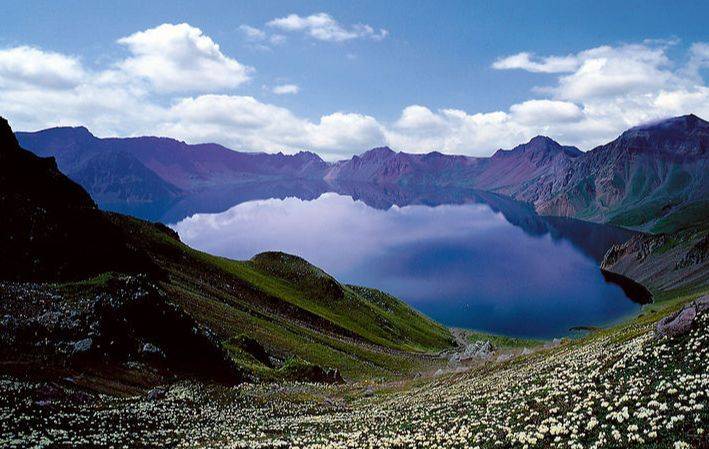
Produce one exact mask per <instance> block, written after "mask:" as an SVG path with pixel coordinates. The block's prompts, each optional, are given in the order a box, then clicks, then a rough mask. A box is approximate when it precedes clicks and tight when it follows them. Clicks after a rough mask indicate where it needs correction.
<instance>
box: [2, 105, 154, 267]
mask: <svg viewBox="0 0 709 449" xmlns="http://www.w3.org/2000/svg"><path fill="white" fill-rule="evenodd" d="M0 211H2V215H1V216H0V279H25V280H35V279H43V280H68V279H80V278H86V277H89V276H92V275H95V274H98V273H101V272H104V271H110V270H116V271H127V272H134V271H150V272H154V271H155V270H156V268H155V267H154V265H153V264H152V263H151V262H150V261H149V260H148V259H147V257H145V256H143V255H141V254H139V253H137V252H136V251H134V250H132V249H131V248H130V247H129V245H128V243H127V242H126V240H125V238H124V236H123V234H122V231H121V230H120V228H118V227H117V226H115V225H114V224H113V223H111V222H110V221H109V220H108V219H107V218H106V216H105V215H104V214H103V213H102V212H101V211H99V210H98V208H97V207H96V204H95V203H94V202H93V200H92V199H91V197H90V196H89V195H88V194H87V193H86V191H84V189H82V188H81V186H79V185H78V184H76V183H74V182H73V181H71V180H69V179H68V178H66V177H65V176H64V175H62V174H61V173H60V172H59V170H58V169H57V165H56V163H55V161H54V159H53V158H51V157H50V158H41V157H38V156H35V155H34V154H32V153H30V152H29V151H26V150H24V149H22V148H20V146H19V145H18V143H17V140H16V139H15V136H14V135H13V134H12V131H11V129H10V126H9V125H8V123H7V121H5V120H4V119H0Z"/></svg>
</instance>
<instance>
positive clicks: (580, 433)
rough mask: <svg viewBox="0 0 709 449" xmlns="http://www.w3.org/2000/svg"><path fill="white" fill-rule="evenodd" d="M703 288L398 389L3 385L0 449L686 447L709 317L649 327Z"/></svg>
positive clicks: (697, 423)
mask: <svg viewBox="0 0 709 449" xmlns="http://www.w3.org/2000/svg"><path fill="white" fill-rule="evenodd" d="M702 293H707V291H706V289H703V290H700V291H694V292H675V293H674V294H668V295H666V297H664V298H661V301H659V302H658V303H657V304H655V305H653V307H655V308H656V309H657V310H656V311H655V313H651V312H649V311H648V312H647V313H643V314H642V315H641V316H639V317H637V318H635V319H633V320H631V321H629V322H626V323H624V324H621V325H618V326H615V327H613V328H610V329H606V330H602V331H599V332H595V333H593V334H591V335H589V336H587V337H584V338H580V339H578V340H573V341H569V342H567V343H564V344H562V345H561V346H558V347H556V348H553V349H542V350H539V351H536V352H534V353H533V354H531V355H529V356H526V357H518V358H516V359H513V360H511V361H509V362H506V363H501V364H497V363H493V364H487V365H482V366H478V367H475V368H472V369H470V370H469V371H466V372H462V373H456V374H448V375H443V376H439V377H434V378H420V379H417V380H412V381H407V382H404V383H401V384H391V383H388V384H386V385H382V386H381V387H379V386H375V389H376V391H375V393H374V394H366V389H367V388H368V387H366V386H365V385H364V384H350V385H344V386H322V385H313V384H303V383H280V384H258V385H242V386H239V387H234V388H224V387H218V386H208V385H203V384H196V383H189V382H185V383H180V384H178V385H173V386H172V387H171V389H170V391H169V393H168V395H167V398H166V399H164V400H161V401H152V402H151V401H146V400H145V399H143V398H132V399H122V400H119V399H115V398H109V397H101V398H99V399H97V400H95V401H93V402H88V403H86V404H85V405H77V404H71V403H66V402H62V403H57V404H54V405H48V406H43V407H40V406H38V405H36V404H35V403H33V400H32V398H33V395H34V394H35V393H34V392H35V391H36V390H37V389H38V388H41V385H37V384H32V383H28V382H17V381H15V380H12V379H10V378H5V379H4V380H1V381H0V416H2V417H3V422H4V423H5V425H4V426H3V427H2V428H1V429H0V445H2V446H3V447H8V448H16V447H29V446H39V447H42V446H43V445H49V444H54V445H57V446H59V445H62V444H64V445H68V446H71V447H111V446H113V447H121V446H127V447H131V448H133V447H137V448H140V447H165V448H167V447H190V448H202V447H203V448H242V447H243V448H246V447H263V448H288V447H301V448H306V447H307V448H313V449H317V448H353V447H355V448H418V447H431V448H443V447H446V448H448V447H450V448H461V449H462V448H476V447H477V448H485V449H492V448H525V447H526V448H531V447H543V448H571V449H581V448H678V449H679V448H690V447H705V446H706V444H707V436H706V432H707V430H709V429H708V426H709V409H707V403H708V402H709V401H708V400H707V394H708V393H707V392H708V391H709V367H708V365H707V357H709V332H708V331H709V315H708V314H706V313H704V314H701V315H700V316H699V317H698V319H697V321H696V322H695V326H694V327H693V329H692V331H691V332H690V333H689V334H688V335H685V336H683V337H680V338H676V339H667V338H663V339H659V340H658V339H655V338H654V337H653V327H654V322H655V321H656V320H658V319H659V318H660V317H662V316H665V315H666V314H668V313H671V312H672V311H673V310H676V309H677V308H678V307H681V305H682V304H684V303H686V302H687V301H689V300H692V299H694V298H695V297H696V296H697V295H698V294H702Z"/></svg>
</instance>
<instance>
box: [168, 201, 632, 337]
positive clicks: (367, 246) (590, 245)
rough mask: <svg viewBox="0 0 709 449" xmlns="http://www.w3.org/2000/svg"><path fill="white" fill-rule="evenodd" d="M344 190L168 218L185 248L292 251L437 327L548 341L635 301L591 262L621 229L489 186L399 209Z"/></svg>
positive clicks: (239, 255)
mask: <svg viewBox="0 0 709 449" xmlns="http://www.w3.org/2000/svg"><path fill="white" fill-rule="evenodd" d="M350 194H351V195H352V196H349V195H341V194H337V193H324V194H322V195H320V196H316V197H315V198H314V199H313V198H308V199H298V198H294V197H288V198H285V199H265V200H254V201H246V202H243V203H241V204H238V205H236V206H234V207H232V208H230V209H228V210H226V211H225V212H221V213H206V214H195V215H192V216H190V217H188V218H185V219H183V220H181V221H179V222H178V223H177V224H175V225H173V227H174V228H175V229H176V230H177V231H178V232H179V234H180V236H181V238H182V239H183V240H184V241H185V242H186V243H187V244H189V245H190V246H193V247H195V248H198V249H201V250H204V251H207V252H210V253H214V254H218V255H221V256H226V257H229V258H234V259H248V258H250V257H252V256H253V255H255V254H257V253H259V252H262V251H271V250H277V251H285V252H288V253H291V254H297V255H299V256H301V257H303V258H305V259H307V260H308V261H310V262H311V263H313V264H315V265H317V266H319V267H321V268H323V269H324V270H325V271H327V272H328V273H330V274H332V275H334V276H335V277H336V278H337V279H338V280H340V281H343V282H347V283H351V284H360V285H365V286H370V287H376V288H379V289H382V290H385V291H387V292H389V293H391V294H393V295H395V296H397V297H399V298H401V299H403V300H405V301H406V302H408V303H409V304H411V305H412V306H414V307H415V308H417V309H418V310H420V311H422V312H423V313H425V314H427V315H428V316H430V317H432V318H434V319H436V320H438V321H440V322H442V323H444V324H446V325H449V326H458V327H466V328H471V329H478V330H482V331H488V332H494V333H499V334H506V335H513V336H525V337H539V338H550V337H558V336H562V335H568V334H570V333H571V331H570V328H571V327H573V326H580V325H594V326H602V325H607V324H610V323H612V322H614V321H617V320H618V319H620V318H623V317H625V316H628V315H629V314H632V313H634V312H636V311H637V310H638V309H639V307H640V306H639V305H638V304H636V303H634V302H632V301H631V300H629V299H628V298H627V297H626V296H625V295H624V293H623V291H622V290H621V289H620V288H619V287H618V286H616V285H613V284H610V283H607V282H605V281H604V279H603V276H602V274H601V272H600V270H599V268H598V262H599V261H598V259H599V258H600V257H601V256H602V254H603V253H604V252H605V250H606V249H607V247H608V246H609V245H610V244H612V243H613V242H620V241H624V240H625V239H627V238H629V236H630V233H629V232H628V231H624V230H620V229H617V228H613V227H608V226H601V225H594V224H589V223H583V222H578V221H575V220H568V219H549V218H541V217H539V216H537V215H536V214H535V213H534V212H533V211H531V209H530V208H529V207H528V206H525V205H521V204H520V203H516V202H513V201H510V200H505V199H504V198H501V197H496V196H494V195H489V194H485V195H487V196H482V197H480V196H477V195H470V196H465V195H462V196H461V195H452V196H451V197H450V198H448V199H444V200H440V199H434V200H430V201H420V202H423V203H427V204H426V205H423V204H416V203H417V201H412V200H410V199H408V200H406V199H405V200H401V201H399V203H402V204H410V205H406V206H397V205H396V204H391V203H392V201H378V202H377V201H372V200H371V198H369V200H367V198H365V200H364V201H363V200H355V199H353V196H354V197H355V198H357V197H358V195H357V194H353V193H352V192H350ZM384 197H386V195H384ZM451 198H452V200H451ZM379 199H380V200H381V198H379ZM365 201H366V202H365ZM448 201H450V202H451V203H455V204H446V203H447V202H448ZM393 202H395V201H393ZM368 204H369V205H368Z"/></svg>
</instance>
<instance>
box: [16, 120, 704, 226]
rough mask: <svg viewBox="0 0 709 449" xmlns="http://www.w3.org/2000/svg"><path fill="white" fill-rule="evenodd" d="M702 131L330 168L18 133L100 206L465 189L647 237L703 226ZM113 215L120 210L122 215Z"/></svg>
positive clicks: (286, 158) (400, 157)
mask: <svg viewBox="0 0 709 449" xmlns="http://www.w3.org/2000/svg"><path fill="white" fill-rule="evenodd" d="M708 129H709V124H708V123H707V122H706V121H704V120H702V119H700V118H699V117H697V116H694V115H687V116H682V117H675V118H671V119H668V120H663V121H659V122H655V123H651V124H647V125H643V126H638V127H635V128H632V129H629V130H628V131H626V132H625V133H623V134H622V135H621V136H620V137H618V139H616V140H614V141H613V142H611V143H609V144H606V145H602V146H600V147H597V148H595V149H593V150H591V151H589V152H587V153H583V152H581V151H580V150H579V149H578V148H575V147H570V146H563V145H560V144H558V143H557V142H555V141H554V140H552V139H550V138H549V137H544V136H537V137H535V138H533V139H531V140H530V141H529V142H527V143H525V144H522V145H519V146H517V147H515V148H513V149H511V150H498V151H497V152H496V153H495V154H494V155H493V156H492V157H489V158H475V157H467V156H455V155H445V154H442V153H439V152H435V151H434V152H431V153H427V154H410V153H404V152H395V151H393V150H392V149H391V148H388V147H380V148H374V149H372V150H369V151H367V152H365V153H363V154H361V155H359V156H353V157H352V158H351V159H348V160H343V161H339V162H336V163H327V162H325V161H323V160H322V159H321V158H320V157H319V156H318V155H316V154H314V153H310V152H300V153H298V154H295V155H284V154H281V153H278V154H265V153H246V152H237V151H232V150H230V149H228V148H225V147H223V146H221V145H217V144H200V145H189V144H186V143H184V142H180V141H178V140H174V139H169V138H158V137H136V138H109V139H100V138H97V137H95V136H93V135H92V134H91V133H90V132H89V131H88V130H87V129H86V128H83V127H80V128H52V129H48V130H44V131H38V132H34V133H17V134H16V135H17V138H18V140H19V141H20V143H21V144H22V145H23V146H24V147H25V148H28V149H30V150H32V151H34V152H35V153H36V154H38V155H41V156H54V157H55V158H56V160H57V163H58V165H59V168H60V169H61V170H62V171H64V172H65V173H67V174H68V175H69V176H70V177H71V178H72V179H74V180H75V181H77V182H78V183H80V184H81V185H82V186H84V187H85V188H86V189H87V190H88V191H89V192H90V193H91V195H92V196H93V198H94V199H95V200H96V201H97V202H98V203H99V205H101V206H102V207H112V206H115V205H121V204H130V203H139V204H145V205H146V206H150V205H153V204H158V203H160V202H169V201H173V200H174V199H175V198H179V197H184V196H186V195H193V194H195V193H196V192H201V191H210V190H211V191H213V190H214V189H219V190H224V189H225V188H227V187H228V188H229V189H234V188H237V189H238V188H239V186H242V185H245V184H247V183H248V184H254V183H272V182H275V181H283V180H312V181H317V182H322V181H323V180H324V181H326V182H327V183H329V184H330V185H331V186H333V187H332V188H333V190H337V186H338V185H343V184H345V183H374V184H379V185H398V186H428V187H464V188H474V189H478V190H485V191H490V192H495V193H499V194H503V195H507V196H510V197H513V198H515V199H518V200H521V201H525V202H529V203H532V204H534V206H535V208H536V209H537V211H539V212H540V213H542V214H547V215H560V216H570V217H577V218H583V219H587V220H591V221H599V222H607V221H610V222H613V223H616V224H620V225H624V226H628V227H634V228H641V229H654V230H667V229H670V228H673V227H676V226H678V225H684V224H686V223H696V222H698V221H706V220H707V219H708V218H707V210H709V207H707V200H706V198H707V197H708V195H707V194H708V193H709V192H707V189H708V187H707V179H706V173H707V171H708V170H707V158H708V156H707V151H708V150H707V147H708V146H709V144H708V143H707V139H708V137H707V136H708V131H707V130H708ZM119 210H121V209H120V208H119Z"/></svg>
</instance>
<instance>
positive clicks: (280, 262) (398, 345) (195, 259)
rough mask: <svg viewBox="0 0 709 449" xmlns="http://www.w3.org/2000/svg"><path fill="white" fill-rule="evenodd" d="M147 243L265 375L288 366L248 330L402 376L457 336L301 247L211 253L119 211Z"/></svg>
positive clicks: (278, 343)
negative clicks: (244, 344) (255, 351)
mask: <svg viewBox="0 0 709 449" xmlns="http://www.w3.org/2000/svg"><path fill="white" fill-rule="evenodd" d="M113 217H114V219H115V221H116V222H117V223H118V224H119V225H121V226H122V228H123V229H124V230H125V232H126V233H128V234H130V235H131V236H132V238H131V239H130V241H132V242H138V244H139V245H140V248H139V249H142V250H145V251H147V252H148V253H150V254H151V256H152V257H153V259H154V260H155V261H156V262H157V263H158V264H159V265H160V266H161V267H162V268H163V269H164V270H165V271H166V272H167V274H168V276H167V280H165V281H164V282H163V287H164V288H165V290H166V291H167V292H168V293H169V294H170V296H171V298H172V300H173V301H174V302H176V303H179V304H180V305H181V306H182V307H183V308H184V309H185V310H186V311H187V312H188V313H190V314H191V315H192V316H194V317H195V318H196V319H197V320H198V321H199V322H201V323H203V324H205V325H207V326H208V327H209V328H210V329H212V330H213V331H214V332H215V333H216V334H217V335H218V336H219V337H220V338H221V339H222V341H223V342H224V344H225V347H226V348H227V349H228V350H229V351H230V353H231V354H232V357H233V359H234V360H235V361H236V362H237V363H238V364H239V365H241V366H242V367H244V368H246V369H248V370H249V371H250V372H252V373H254V374H255V375H257V376H258V377H260V378H263V379H276V378H279V376H281V375H282V373H281V372H279V371H278V370H279V367H278V366H274V367H273V368H269V367H267V366H265V365H263V364H262V363H260V362H259V361H258V360H255V359H254V358H253V357H251V356H250V355H249V354H248V353H245V352H244V351H243V350H242V349H240V348H239V347H238V345H234V344H229V341H230V339H233V338H234V337H235V336H238V335H247V336H248V337H250V338H252V339H254V340H256V341H257V342H258V343H259V344H260V345H261V346H263V347H264V348H265V349H266V351H267V352H268V353H269V355H272V356H274V357H276V358H277V359H279V360H281V361H283V362H284V361H286V360H289V359H296V360H300V361H303V362H304V363H311V364H316V365H320V366H322V367H324V368H337V369H339V370H340V371H341V372H342V374H343V376H344V377H345V378H348V379H363V378H392V377H400V376H404V375H406V374H410V373H412V372H414V371H417V370H421V369H426V367H427V366H430V365H431V364H432V363H433V359H431V358H427V357H422V355H423V354H430V353H437V352H439V351H441V350H443V349H446V348H449V347H452V346H453V345H454V341H453V338H452V336H451V334H450V332H449V331H448V329H446V328H445V327H443V326H441V325H440V324H438V323H435V322H434V321H432V320H430V319H429V318H427V317H425V316H424V315H422V314H420V313H418V312H416V311H415V310H413V309H411V308H410V307H409V306H408V305H406V304H405V303H403V302H402V301H400V300H398V299H396V298H394V297H392V296H390V295H387V294H385V293H383V292H379V291H377V290H374V289H368V288H365V287H358V286H352V285H343V284H340V283H339V282H337V281H336V280H335V279H334V278H332V277H331V276H329V275H328V274H327V273H325V272H323V271H322V270H320V269H319V268H317V267H314V266H313V265H311V264H309V263H308V262H306V261H304V260H303V259H300V258H298V257H295V256H289V255H285V254H282V253H268V254H265V255H262V256H259V257H256V258H254V259H253V260H250V261H236V260H230V259H227V258H223V257H217V256H213V255H209V254H206V253H203V252H200V251H197V250H194V249H192V248H189V247H187V246H186V245H184V244H182V243H180V242H179V241H177V240H175V239H173V238H172V237H170V236H169V235H168V234H166V233H164V232H162V231H160V230H159V229H158V228H157V227H155V226H153V225H151V224H149V223H146V222H142V221H140V220H135V219H132V218H127V217H122V216H118V215H114V216H113Z"/></svg>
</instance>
